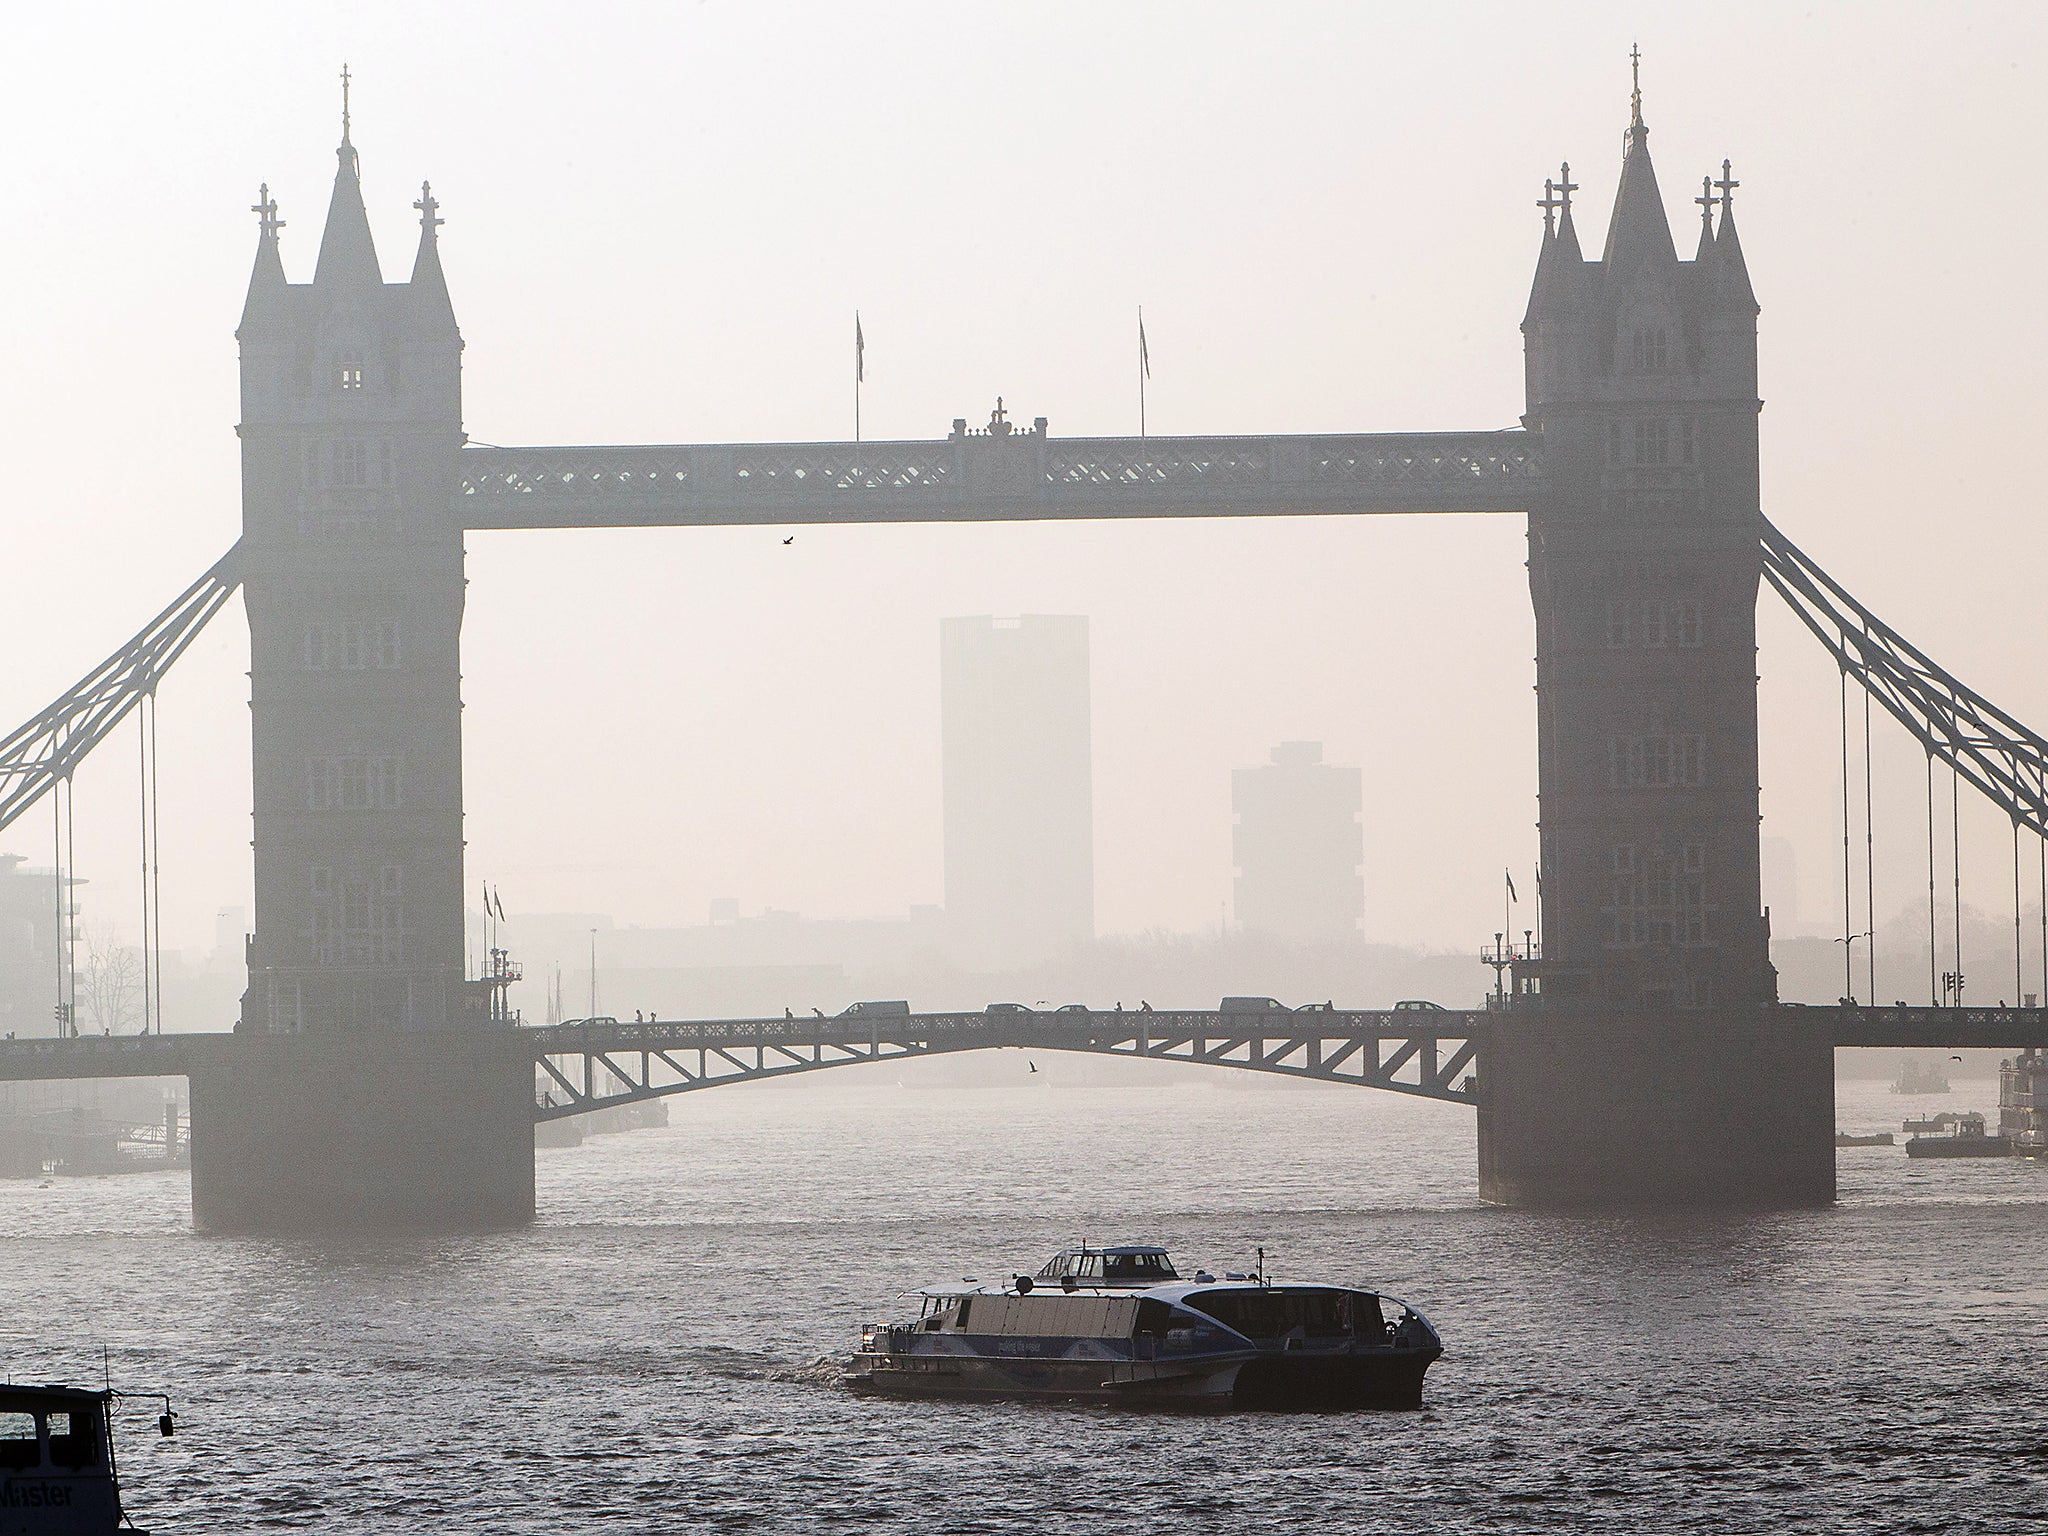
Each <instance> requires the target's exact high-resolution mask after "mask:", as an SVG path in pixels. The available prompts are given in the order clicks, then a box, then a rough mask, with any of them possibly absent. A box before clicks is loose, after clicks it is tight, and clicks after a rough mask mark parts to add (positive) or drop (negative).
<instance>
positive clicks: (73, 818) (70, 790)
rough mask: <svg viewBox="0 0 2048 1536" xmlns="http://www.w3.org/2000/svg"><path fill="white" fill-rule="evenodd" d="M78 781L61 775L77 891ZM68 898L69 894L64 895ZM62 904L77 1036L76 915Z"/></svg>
mask: <svg viewBox="0 0 2048 1536" xmlns="http://www.w3.org/2000/svg"><path fill="white" fill-rule="evenodd" d="M77 811H78V781H77V780H76V779H74V778H72V776H71V775H70V774H68V773H67V774H66V775H64V863H65V865H66V867H67V868H69V870H70V871H71V881H70V889H71V890H73V891H75V890H77V889H78V815H77ZM67 894H68V892H67ZM72 905H73V903H72V902H70V901H67V902H66V903H65V907H66V911H65V914H64V980H65V990H66V991H68V992H69V993H70V994H71V1032H72V1033H73V1034H74V1035H75V1034H77V1033H78V924H76V923H75V922H73V921H71V919H72V918H73V917H74V916H75V915H76V914H75V913H73V912H72V911H71V910H70V908H71V907H72Z"/></svg>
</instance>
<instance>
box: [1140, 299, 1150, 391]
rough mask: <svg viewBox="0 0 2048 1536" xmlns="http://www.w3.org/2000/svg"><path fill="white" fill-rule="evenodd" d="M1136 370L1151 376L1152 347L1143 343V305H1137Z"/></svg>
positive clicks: (1147, 376) (1148, 376)
mask: <svg viewBox="0 0 2048 1536" xmlns="http://www.w3.org/2000/svg"><path fill="white" fill-rule="evenodd" d="M1138 371H1139V372H1140V373H1142V374H1144V375H1145V377H1146V378H1148V379H1149V378H1151V377H1152V349H1151V348H1150V347H1147V346H1146V345H1145V306H1144V305H1142V304H1140V305H1139V306H1138Z"/></svg>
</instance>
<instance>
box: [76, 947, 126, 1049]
mask: <svg viewBox="0 0 2048 1536" xmlns="http://www.w3.org/2000/svg"><path fill="white" fill-rule="evenodd" d="M83 937H84V939H85V955H84V960H85V963H84V964H83V965H82V966H80V967H79V972H78V1005H79V1013H80V1014H81V1015H82V1016H83V1020H82V1022H83V1024H85V1025H89V1026H90V1027H91V1028H92V1030H93V1031H94V1032H96V1033H98V1034H105V1035H125V1034H130V1033H133V1032H134V1031H136V1030H138V1029H140V1028H141V1027H142V953H141V951H140V950H137V949H134V948H131V947H129V946H127V945H124V944H121V943H120V942H119V941H118V940H117V939H116V937H115V935H114V933H113V932H112V930H110V929H108V928H106V927H105V926H103V925H97V924H94V925H88V926H87V927H86V929H85V931H84V935H83Z"/></svg>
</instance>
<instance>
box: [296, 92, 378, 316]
mask: <svg viewBox="0 0 2048 1536" xmlns="http://www.w3.org/2000/svg"><path fill="white" fill-rule="evenodd" d="M349 79H350V76H349V71H348V66H347V65H346V64H344V65H342V66H341V146H340V147H339V148H338V149H336V150H335V152H334V154H335V158H336V160H337V161H339V164H338V165H337V166H336V167H335V171H334V196H333V198H332V199H331V200H330V201H329V202H328V204H327V227H326V229H324V230H323V231H322V232H321V235H320V260H319V262H318V263H317V264H316V265H315V267H314V268H313V283H314V285H315V286H316V287H321V288H330V287H337V286H344V285H349V286H355V285H362V286H369V287H377V286H380V285H381V284H382V283H383V281H384V274H383V272H382V271H381V270H380V269H379V268H378V266H377V247H376V244H375V242H373V241H372V240H371V238H370V215H369V211H368V210H367V209H365V208H364V207H363V184H362V180H361V175H360V168H359V166H358V163H357V160H356V147H355V145H354V143H353V142H351V140H350V138H349V113H348V87H349Z"/></svg>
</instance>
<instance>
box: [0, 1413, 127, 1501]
mask: <svg viewBox="0 0 2048 1536" xmlns="http://www.w3.org/2000/svg"><path fill="white" fill-rule="evenodd" d="M112 1397H113V1394H112V1393H110V1392H95V1391H91V1390H89V1389H86V1388H82V1387H27V1386H7V1387H0V1532H13V1531H17V1530H20V1531H39V1532H41V1531H47V1532H63V1533H65V1536H71V1533H74V1532H76V1533H85V1532H92V1533H98V1532H112V1531H114V1530H116V1529H117V1528H119V1525H120V1521H121V1495H120V1491H119V1488H118V1486H117V1485H116V1483H115V1481H114V1458H113V1450H112V1438H111V1434H110V1429H111V1426H110V1424H109V1422H108V1418H107V1405H108V1403H109V1402H110V1401H111V1400H112ZM24 1521H25V1522H26V1523H22V1522H24Z"/></svg>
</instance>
